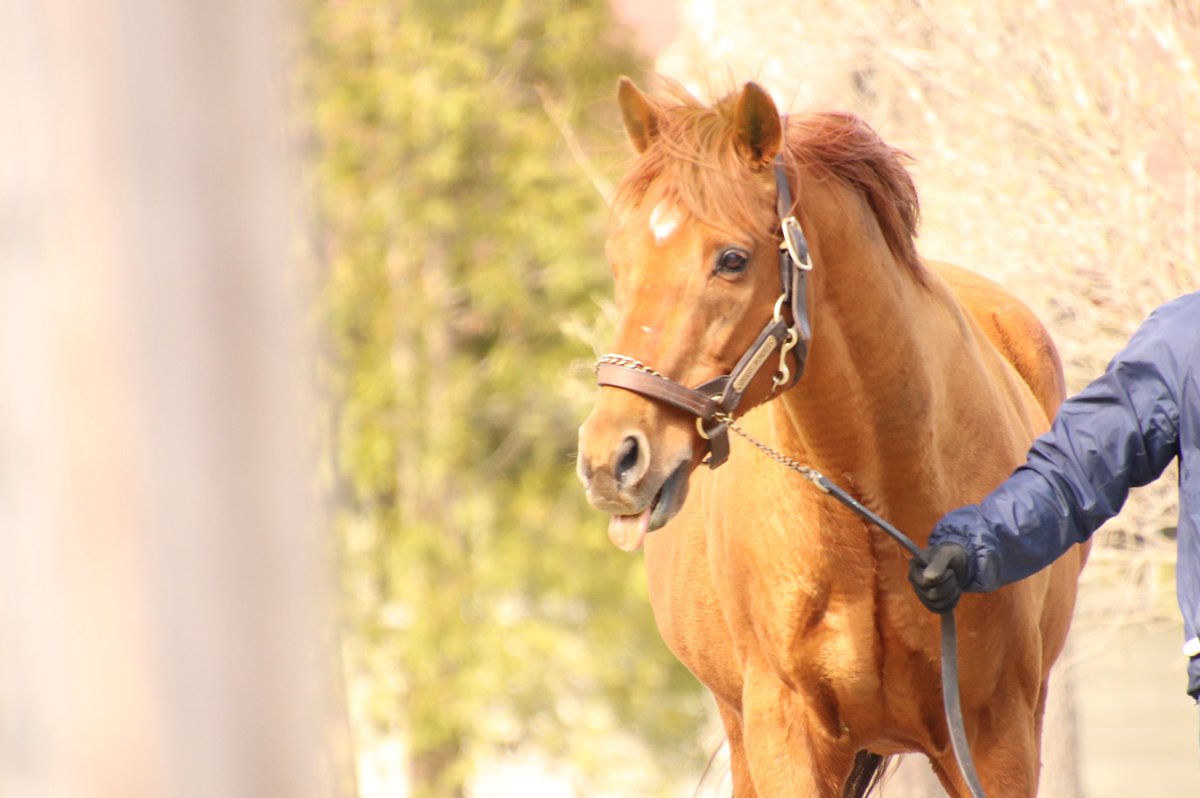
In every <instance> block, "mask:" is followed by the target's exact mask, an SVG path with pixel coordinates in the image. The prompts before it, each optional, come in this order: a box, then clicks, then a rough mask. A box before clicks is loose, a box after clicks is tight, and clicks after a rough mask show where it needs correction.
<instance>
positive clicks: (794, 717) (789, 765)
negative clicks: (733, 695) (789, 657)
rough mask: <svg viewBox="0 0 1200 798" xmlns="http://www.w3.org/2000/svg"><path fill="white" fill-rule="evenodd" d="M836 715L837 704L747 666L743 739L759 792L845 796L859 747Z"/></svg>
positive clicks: (752, 779) (827, 796)
mask: <svg viewBox="0 0 1200 798" xmlns="http://www.w3.org/2000/svg"><path fill="white" fill-rule="evenodd" d="M836 713H837V708H836V707H835V706H824V705H822V704H821V702H820V700H819V698H817V697H815V696H812V695H802V694H801V693H799V692H798V691H796V690H793V689H792V688H790V687H789V686H788V685H787V684H785V683H784V682H783V681H782V680H780V679H779V678H778V677H777V676H776V675H775V674H774V673H773V672H771V671H770V670H768V669H766V668H764V667H755V666H754V665H750V666H749V667H748V668H747V670H746V674H745V685H744V688H743V692H742V719H743V742H744V746H745V751H746V761H747V763H748V765H749V769H750V778H751V781H753V783H754V789H755V790H756V791H757V794H758V795H771V796H774V795H780V796H782V795H797V796H814V797H815V798H839V796H840V795H841V794H842V785H843V784H844V783H845V781H846V778H847V776H848V775H849V774H850V770H851V768H852V767H853V765H854V754H855V751H856V749H855V747H854V746H853V744H852V743H851V742H850V740H849V737H848V735H846V734H844V733H843V732H844V730H843V729H842V726H841V723H840V722H839V721H837V720H836Z"/></svg>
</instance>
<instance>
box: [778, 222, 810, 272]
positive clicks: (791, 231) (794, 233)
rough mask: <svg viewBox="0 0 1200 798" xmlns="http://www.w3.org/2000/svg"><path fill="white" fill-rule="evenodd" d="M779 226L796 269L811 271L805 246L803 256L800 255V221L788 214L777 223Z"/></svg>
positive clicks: (802, 234) (801, 239)
mask: <svg viewBox="0 0 1200 798" xmlns="http://www.w3.org/2000/svg"><path fill="white" fill-rule="evenodd" d="M779 227H780V228H781V229H782V230H783V245H784V246H785V247H786V248H787V251H788V254H789V255H791V256H792V263H794V264H796V268H797V269H803V270H804V271H806V272H808V271H812V262H811V261H810V260H809V259H808V248H807V247H805V249H804V257H801V256H800V242H802V241H804V231H803V230H802V229H801V228H800V222H798V221H796V217H795V216H789V217H787V218H786V219H784V220H783V221H781V222H780V223H779Z"/></svg>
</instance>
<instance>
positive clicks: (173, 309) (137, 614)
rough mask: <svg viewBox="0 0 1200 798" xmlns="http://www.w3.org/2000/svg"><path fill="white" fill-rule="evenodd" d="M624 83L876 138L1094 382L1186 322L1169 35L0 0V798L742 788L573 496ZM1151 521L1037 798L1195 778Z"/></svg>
mask: <svg viewBox="0 0 1200 798" xmlns="http://www.w3.org/2000/svg"><path fill="white" fill-rule="evenodd" d="M621 74H627V75H630V76H632V77H634V78H635V79H636V80H638V82H639V83H640V84H641V85H643V87H647V88H650V89H654V88H655V85H656V84H655V77H654V76H655V74H662V75H666V76H669V77H671V78H674V79H676V80H679V81H681V82H683V83H684V84H685V85H686V86H688V87H689V88H690V89H691V90H692V91H693V92H694V93H696V94H697V95H698V96H700V97H702V98H714V97H716V96H720V95H722V94H724V93H725V92H727V91H729V90H731V89H732V88H734V87H735V86H737V85H738V84H740V83H741V82H743V81H745V80H749V79H753V80H757V81H759V82H760V83H762V84H763V85H764V86H765V87H766V88H768V89H769V90H770V91H771V92H772V93H773V95H774V96H775V98H776V100H777V101H778V103H779V104H780V105H781V106H782V107H784V108H786V109H788V111H789V112H791V113H803V112H805V111H807V110H829V109H840V110H849V111H853V112H855V113H858V114H860V115H861V116H863V117H864V118H865V119H866V120H867V121H868V122H869V123H870V124H871V125H872V126H873V127H875V128H876V129H877V130H878V131H879V132H880V133H881V134H882V136H883V137H884V138H885V139H886V140H888V141H889V142H890V143H892V144H894V145H897V146H899V147H901V148H902V149H904V150H906V151H907V152H909V153H910V154H911V155H912V156H913V157H914V163H913V165H912V172H913V175H914V178H915V180H916V184H917V187H918V190H919V191H920V194H921V200H922V208H923V226H922V228H921V237H920V239H919V242H918V243H919V246H920V249H921V251H922V253H923V254H924V255H925V256H926V257H929V258H937V259H944V260H949V261H953V262H956V263H959V264H962V265H964V266H967V267H969V268H972V269H974V270H977V271H979V272H981V273H983V274H986V275H988V276H990V277H992V278H993V279H996V280H998V281H999V282H1001V283H1002V284H1004V285H1005V286H1007V287H1008V288H1009V289H1010V290H1012V291H1013V292H1014V293H1015V294H1016V295H1017V296H1019V297H1021V298H1022V299H1023V300H1024V301H1026V302H1027V303H1028V304H1029V305H1030V306H1031V307H1033V308H1034V310H1035V311H1036V312H1037V313H1038V315H1039V316H1040V317H1041V318H1042V320H1043V321H1044V322H1045V323H1046V325H1047V326H1048V327H1049V329H1050V330H1051V332H1052V333H1053V335H1054V338H1055V340H1056V341H1057V342H1058V344H1059V348H1060V351H1061V353H1062V355H1063V359H1064V362H1065V366H1066V370H1067V377H1068V383H1069V386H1070V389H1071V390H1072V391H1074V390H1078V389H1079V388H1081V387H1082V386H1083V385H1084V384H1086V382H1088V381H1089V380H1090V379H1091V378H1093V377H1094V376H1096V375H1097V374H1099V373H1100V371H1101V370H1102V369H1103V366H1104V364H1105V363H1106V362H1107V360H1108V358H1109V357H1110V356H1111V355H1112V354H1113V353H1115V352H1116V350H1117V349H1118V348H1119V347H1120V346H1121V345H1122V344H1123V342H1124V341H1125V340H1126V338H1127V337H1128V335H1129V334H1130V333H1131V332H1132V331H1133V329H1134V328H1135V327H1136V326H1137V324H1138V323H1139V322H1140V321H1141V320H1142V319H1143V318H1144V317H1145V315H1146V314H1147V313H1148V312H1149V311H1150V310H1151V309H1153V308H1154V307H1155V306H1157V305H1158V304H1160V303H1161V302H1163V301H1165V300H1167V299H1169V298H1171V297H1173V296H1175V295H1177V294H1180V293H1183V292H1185V291H1189V290H1195V289H1196V288H1197V287H1200V280H1198V279H1197V274H1198V273H1200V271H1198V269H1200V258H1198V257H1197V256H1198V255H1200V251H1198V250H1200V139H1198V137H1200V132H1198V131H1200V7H1198V6H1197V5H1196V4H1195V3H1194V2H1192V0H1138V1H1137V2H1134V1H1133V0H1037V2H1027V1H1024V0H987V1H986V2H985V1H984V0H955V1H954V2H949V1H948V0H947V1H946V2H934V1H933V0H930V1H928V2H924V1H923V0H870V2H868V1H867V0H842V1H841V2H838V3H832V2H821V1H819V0H796V2H791V3H788V4H785V5H780V4H777V3H767V2H765V0H730V2H722V3H717V2H713V0H574V1H568V0H544V1H542V2H533V1H532V0H493V2H479V1H478V0H476V1H475V2H467V0H439V2H433V1H432V0H424V1H423V2H417V1H416V0H325V2H316V1H315V0H304V1H303V2H292V3H285V2H283V1H282V0H275V2H264V3H244V2H237V1H236V0H207V1H206V2H205V3H189V2H187V0H39V1H37V2H35V1H34V0H0V96H3V97H4V98H5V99H6V102H5V108H4V112H3V124H2V125H0V146H2V147H3V149H2V151H3V152H4V153H5V154H6V155H5V158H3V159H0V380H2V382H0V385H3V387H2V388H0V796H63V797H64V798H66V797H67V796H70V797H71V798H75V797H76V796H91V795H95V796H231V797H233V796H290V795H297V796H299V795H323V796H326V795H331V796H338V797H339V798H352V797H354V796H361V798H383V797H384V796H388V797H389V798H391V797H392V796H399V797H401V798H403V797H404V796H412V798H432V797H435V796H437V797H441V796H447V797H448V798H460V797H462V798H467V797H468V796H471V797H473V798H491V797H492V796H497V797H498V796H512V795H522V796H553V797H554V798H559V797H560V796H561V798H571V797H573V796H691V795H711V796H715V795H727V794H728V791H729V785H728V778H727V775H726V774H725V773H724V769H723V768H724V765H723V760H722V759H721V757H720V755H719V752H718V748H719V746H720V743H721V734H720V730H719V724H718V723H716V721H715V719H714V717H713V712H712V707H711V703H710V700H709V698H708V697H707V694H706V693H705V692H704V691H703V690H702V689H701V688H700V687H699V685H698V683H696V682H695V680H694V679H693V678H692V677H691V676H690V674H688V673H687V671H686V670H684V669H683V668H682V667H681V666H680V665H679V664H678V663H676V662H675V661H674V659H673V658H672V657H671V656H670V654H669V653H668V652H667V651H666V649H665V647H664V646H663V645H662V643H661V641H660V640H659V637H658V634H657V631H656V630H655V628H654V625H653V621H652V619H651V616H650V611H649V606H648V603H647V599H646V591H645V583H644V577H643V573H642V563H641V558H640V555H635V556H632V557H631V556H628V555H625V554H623V553H621V552H618V551H616V550H614V549H613V548H612V547H611V545H610V544H609V543H608V541H607V536H606V535H605V533H604V529H605V524H606V519H604V518H602V517H601V516H599V515H598V514H597V513H595V512H594V511H591V510H590V509H589V508H588V507H587V505H586V503H585V501H584V499H583V495H582V491H581V490H580V489H579V486H578V484H577V483H576V481H575V477H574V463H573V452H574V446H575V434H576V428H577V427H578V425H579V423H580V422H581V421H582V419H583V417H584V416H585V414H586V412H587V408H588V405H589V403H590V401H591V400H592V398H593V396H594V388H593V386H592V375H591V361H592V359H593V358H594V356H595V354H596V353H598V352H600V351H604V345H605V343H606V341H607V338H608V335H609V331H610V324H611V319H612V308H611V303H610V294H611V291H610V278H609V274H608V269H607V265H606V264H605V261H604V257H603V239H604V235H605V228H606V222H607V210H606V203H605V198H606V197H607V195H608V193H609V191H610V189H611V186H612V185H613V183H614V182H615V180H616V179H618V178H619V176H620V175H621V173H622V170H623V169H624V168H626V167H627V166H628V164H629V163H630V161H631V153H630V152H629V150H628V148H627V146H626V144H625V140H624V133H623V131H622V129H621V125H620V122H619V118H618V115H617V113H616V108H615V102H614V99H613V96H614V89H615V84H616V79H617V77H618V76H619V75H621ZM1175 487H1176V477H1175V476H1174V475H1168V476H1165V477H1164V478H1163V479H1162V480H1160V482H1159V483H1158V484H1157V485H1155V486H1152V487H1150V488H1148V489H1146V490H1143V491H1140V492H1138V493H1137V494H1136V495H1135V496H1134V498H1133V499H1132V500H1131V502H1130V504H1129V506H1128V507H1127V509H1126V511H1125V512H1124V513H1123V514H1122V515H1121V517H1120V518H1118V519H1116V520H1114V521H1113V522H1111V523H1110V524H1109V525H1107V526H1106V527H1105V528H1104V529H1103V530H1101V532H1099V533H1098V534H1097V541H1098V545H1097V547H1096V548H1095V549H1094V550H1093V554H1092V558H1091V563H1090V565H1089V566H1088V569H1087V571H1086V572H1085V574H1084V586H1083V592H1082V598H1081V604H1080V608H1079V611H1078V613H1077V619H1076V623H1075V627H1074V630H1073V632H1072V639H1071V643H1070V646H1069V649H1068V651H1067V653H1066V654H1065V655H1064V658H1063V660H1062V661H1061V664H1060V666H1059V671H1058V674H1059V675H1058V677H1057V678H1058V679H1059V682H1060V689H1061V693H1060V695H1061V696H1062V697H1061V699H1060V701H1059V703H1060V707H1059V708H1058V709H1057V710H1056V711H1057V712H1059V713H1060V715H1059V717H1060V720H1058V721H1056V724H1055V726H1054V731H1053V734H1054V736H1055V740H1054V754H1053V760H1054V761H1053V763H1051V764H1052V767H1050V766H1048V772H1049V771H1051V770H1052V774H1051V775H1048V777H1047V779H1046V780H1045V783H1044V786H1043V789H1042V795H1051V796H1067V797H1070V796H1080V798H1083V797H1084V796H1086V797H1087V798H1106V797H1107V796H1126V795H1132V794H1137V795H1185V794H1194V792H1195V789H1196V785H1197V784H1200V767H1198V764H1197V763H1198V760H1200V749H1198V748H1197V743H1196V735H1197V730H1198V725H1200V713H1197V710H1196V709H1195V707H1194V706H1192V704H1191V701H1190V699H1188V698H1187V696H1186V695H1185V693H1184V688H1185V684H1186V680H1185V674H1184V658H1183V656H1182V655H1181V654H1180V653H1179V647H1180V645H1181V643H1182V631H1181V626H1180V624H1179V621H1178V611H1177V609H1176V608H1175V605H1174V596H1173V584H1174V565H1173V563H1174V539H1173V538H1174V533H1175V524H1176V515H1177V505H1176V502H1175V496H1174V491H1175ZM1048 757H1050V754H1049V753H1048ZM710 758H711V759H712V761H711V762H710ZM702 774H703V777H702ZM884 794H885V795H891V796H894V798H899V797H901V796H919V795H927V794H930V795H932V794H937V793H936V792H934V791H931V788H929V787H928V785H927V784H925V783H923V782H922V779H921V777H920V774H916V775H912V776H906V775H905V774H903V773H902V774H901V775H900V776H899V777H897V778H896V779H895V780H894V781H893V783H892V784H890V785H888V787H887V789H886V790H885V793H884Z"/></svg>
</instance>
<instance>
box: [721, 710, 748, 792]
mask: <svg viewBox="0 0 1200 798" xmlns="http://www.w3.org/2000/svg"><path fill="white" fill-rule="evenodd" d="M717 712H718V713H720V715H721V724H722V725H723V726H724V727H725V739H726V740H727V741H728V742H729V769H730V771H731V772H732V773H733V798H754V796H755V792H754V782H752V781H751V780H750V766H749V764H748V763H747V762H746V746H745V744H744V742H743V740H742V713H741V712H740V711H738V710H737V709H735V708H734V707H731V706H729V705H727V704H726V703H725V702H724V701H721V700H720V699H718V700H717Z"/></svg>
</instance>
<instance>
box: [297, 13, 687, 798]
mask: <svg viewBox="0 0 1200 798" xmlns="http://www.w3.org/2000/svg"><path fill="white" fill-rule="evenodd" d="M309 11H310V13H309V16H308V21H307V33H306V36H307V41H306V42H305V54H304V60H305V64H304V69H303V70H302V74H303V93H304V97H305V113H306V116H307V122H308V128H309V129H308V131H307V133H308V135H309V141H310V157H309V160H308V165H309V169H308V174H309V179H310V182H311V184H312V185H311V188H312V191H313V196H314V198H315V199H314V204H315V208H314V210H315V213H316V216H317V218H316V220H315V229H316V231H317V233H316V235H315V242H314V246H315V248H316V255H315V260H316V261H317V263H318V264H319V267H318V270H319V274H318V281H319V285H320V288H319V290H320V296H321V301H320V303H319V307H318V308H317V311H316V312H317V318H316V323H317V324H319V325H321V326H323V327H324V328H325V329H326V331H327V333H326V335H327V340H326V352H325V355H326V356H325V358H324V360H323V363H324V367H323V368H324V382H325V385H326V391H327V394H328V396H329V399H330V404H329V410H328V418H327V427H328V431H327V432H328V438H329V447H328V451H329V462H328V469H327V475H328V480H329V484H330V485H331V486H332V490H333V492H334V493H335V498H334V505H335V507H336V508H337V525H338V530H339V535H340V541H341V557H342V574H343V596H344V606H345V609H346V618H347V627H348V630H347V631H348V651H349V657H348V659H349V662H350V678H351V679H352V680H356V681H357V682H358V683H360V684H365V685H369V696H368V698H367V701H366V705H367V706H368V707H369V712H370V715H371V717H370V723H371V724H372V728H373V729H374V730H375V732H377V733H381V734H385V735H387V734H399V735H401V736H403V737H404V739H405V741H406V744H407V747H408V751H409V756H410V761H409V766H410V772H411V775H412V779H413V794H414V796H417V797H418V798H424V797H425V796H434V795H437V796H458V795H462V794H464V790H465V785H466V784H467V782H468V779H469V777H470V772H471V765H472V763H473V762H478V761H479V760H480V758H481V757H487V756H489V755H492V754H496V753H498V752H501V751H512V750H526V749H525V748H524V747H526V746H528V747H529V748H530V749H532V750H537V751H541V752H543V753H545V754H546V755H548V756H551V757H564V758H566V757H569V758H570V760H571V761H572V763H573V767H575V768H577V769H578V771H579V772H582V773H584V774H586V776H587V777H588V778H589V779H591V780H592V789H590V790H589V792H591V791H596V790H595V788H596V787H598V786H600V785H601V784H602V782H604V779H605V778H611V777H613V775H614V769H612V768H611V767H610V768H608V769H607V772H606V771H605V769H604V768H605V765H607V764H609V763H611V760H612V758H613V756H614V752H613V750H612V746H613V745H626V746H627V745H628V744H629V741H630V738H637V739H640V740H641V741H643V742H645V743H648V744H649V745H650V746H651V748H653V749H654V750H655V752H656V754H657V756H656V761H663V760H662V755H663V754H668V755H669V756H668V757H667V761H668V762H669V761H671V760H672V758H673V759H674V761H675V762H677V763H678V762H679V760H680V756H681V755H680V751H694V750H695V749H696V745H695V731H696V729H697V728H698V727H699V726H700V725H701V722H702V718H703V716H704V706H705V705H704V700H703V698H702V697H701V694H700V691H699V689H698V686H697V685H696V684H695V682H694V681H693V680H692V679H691V678H690V677H689V676H688V675H687V674H686V671H683V670H682V669H681V667H680V666H679V665H678V664H677V663H676V662H675V661H674V659H673V658H672V657H671V656H670V655H669V653H668V652H667V651H666V649H665V647H664V646H663V645H662V643H661V641H660V640H659V637H658V634H657V631H656V630H655V628H654V625H653V622H652V619H651V616H650V612H649V605H648V603H647V600H646V594H645V584H644V579H643V577H642V570H641V559H640V558H636V559H634V558H625V557H623V556H621V555H619V554H618V553H617V552H615V551H614V550H612V549H611V547H610V545H609V544H608V542H607V538H606V536H605V535H604V533H603V521H602V519H600V518H599V517H597V516H596V515H595V514H594V511H591V510H590V509H589V508H587V506H586V503H585V502H584V501H583V496H582V491H581V490H580V488H579V486H578V483H577V482H576V481H575V477H574V473H573V461H572V456H571V452H572V451H573V447H574V445H575V434H576V432H575V430H576V427H577V425H578V423H579V421H580V419H581V418H582V416H583V414H584V409H583V408H582V407H581V405H580V402H579V398H580V397H586V396H587V393H588V392H586V391H583V390H580V389H579V387H580V385H581V380H583V379H585V377H581V376H579V375H576V376H575V377H569V374H568V366H569V365H570V364H571V363H572V362H573V361H578V360H579V359H580V358H583V357H590V356H591V354H592V353H591V352H590V351H589V350H588V348H587V347H586V346H585V345H584V344H582V343H581V342H580V341H579V340H578V338H577V337H576V338H573V337H572V336H570V335H568V334H566V333H565V332H564V329H565V328H567V327H569V326H571V324H572V321H573V320H574V319H576V318H583V317H587V318H590V317H593V316H595V315H596V309H595V304H594V296H595V295H596V294H597V293H600V292H602V291H606V290H607V283H608V275H607V269H606V268H605V266H604V264H603V256H602V240H603V229H604V226H605V221H606V217H605V208H604V204H603V202H602V201H601V200H600V198H599V197H598V196H597V194H596V192H595V190H594V189H593V186H591V185H589V179H588V178H587V177H585V173H584V170H581V169H580V168H579V166H578V165H577V164H576V163H575V162H574V161H573V160H572V156H571V154H570V151H569V148H568V147H567V146H566V144H565V143H564V141H563V137H562V136H561V135H560V131H559V130H558V129H556V126H555V123H554V122H552V120H551V118H550V114H549V113H548V112H547V108H546V107H544V103H545V102H547V101H550V102H554V106H553V107H554V109H555V117H556V119H557V122H558V124H559V125H564V124H565V125H568V126H570V129H572V130H576V129H577V130H579V131H581V133H582V132H587V131H600V132H601V133H602V134H603V136H604V140H605V142H606V148H604V149H602V151H616V147H615V146H613V145H615V144H616V143H617V142H618V141H620V139H619V137H618V134H617V133H616V130H618V129H619V126H618V124H617V122H616V119H615V117H610V116H609V114H611V113H613V111H612V109H611V106H612V103H611V102H610V101H609V97H610V96H611V94H612V87H613V85H614V83H615V79H616V76H617V75H618V74H619V73H620V72H622V71H625V72H635V73H636V71H637V69H638V64H637V63H636V62H635V61H634V60H633V57H632V56H631V54H630V51H629V49H628V47H627V45H626V44H625V39H624V34H623V33H622V32H621V31H620V29H618V28H617V27H616V26H615V25H614V23H613V22H612V20H611V17H610V14H609V11H608V8H607V5H606V4H605V3H604V2H602V1H601V0H581V1H576V2H569V1H568V0H559V1H558V2H532V0H529V1H524V2H523V1H522V0H506V1H505V2H487V3H484V2H468V1H467V0H455V1H453V2H440V3H436V4H435V3H426V2H406V0H391V2H378V1H376V2H372V1H370V0H346V1H345V2H325V3H317V4H312V5H310V8H309ZM585 138H586V137H585ZM593 149H594V148H593ZM623 151H624V150H623V148H622V149H621V152H623ZM600 168H601V170H602V171H603V169H604V166H603V165H602V166H601V167H600ZM586 378H590V374H587V375H586ZM571 380H574V382H572V381H571ZM564 386H568V387H564ZM572 386H573V387H572ZM621 730H623V731H624V733H627V734H628V735H630V738H626V739H624V740H621V739H620V734H618V732H621ZM605 735H607V736H605ZM614 735H616V736H615V737H614ZM634 769H635V770H636V768H634ZM623 775H624V776H626V777H627V776H628V774H623ZM646 778H647V779H654V778H659V779H661V778H663V776H662V775H658V776H655V775H653V774H648V775H646ZM639 789H640V790H641V791H645V790H647V789H656V787H654V786H651V782H650V781H643V782H642V783H641V785H640V788H639Z"/></svg>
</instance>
